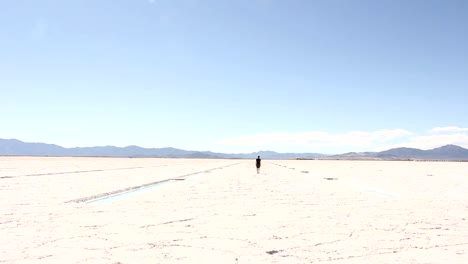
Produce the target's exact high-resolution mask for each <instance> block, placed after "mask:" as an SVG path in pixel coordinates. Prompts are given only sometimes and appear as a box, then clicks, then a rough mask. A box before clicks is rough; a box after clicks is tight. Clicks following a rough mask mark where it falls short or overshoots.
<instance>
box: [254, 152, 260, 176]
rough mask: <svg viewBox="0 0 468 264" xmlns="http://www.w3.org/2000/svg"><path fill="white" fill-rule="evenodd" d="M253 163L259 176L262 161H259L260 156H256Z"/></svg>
mask: <svg viewBox="0 0 468 264" xmlns="http://www.w3.org/2000/svg"><path fill="white" fill-rule="evenodd" d="M255 161H256V163H255V165H256V166H257V174H259V173H260V166H262V160H261V159H260V156H258V158H257V159H256V160H255Z"/></svg>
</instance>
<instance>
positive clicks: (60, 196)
mask: <svg viewBox="0 0 468 264" xmlns="http://www.w3.org/2000/svg"><path fill="white" fill-rule="evenodd" d="M168 179H174V180H172V181H167V180H168ZM158 182H160V184H158ZM161 182H162V183H161ZM150 184H153V185H150ZM109 197H111V198H112V197H113V198H112V199H111V198H109ZM107 198H109V199H107ZM319 262H326V263H396V262H400V263H468V163H455V162H375V161H269V160H264V161H263V163H262V168H261V173H260V174H257V173H256V169H255V161H254V160H193V159H190V160H185V159H121V158H33V157H0V263H114V264H116V263H121V264H127V263H319Z"/></svg>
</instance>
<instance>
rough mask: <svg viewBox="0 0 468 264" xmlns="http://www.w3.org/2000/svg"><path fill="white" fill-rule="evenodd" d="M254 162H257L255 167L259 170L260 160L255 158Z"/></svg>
mask: <svg viewBox="0 0 468 264" xmlns="http://www.w3.org/2000/svg"><path fill="white" fill-rule="evenodd" d="M256 161H257V164H256V165H257V168H260V162H261V159H259V158H257V159H256Z"/></svg>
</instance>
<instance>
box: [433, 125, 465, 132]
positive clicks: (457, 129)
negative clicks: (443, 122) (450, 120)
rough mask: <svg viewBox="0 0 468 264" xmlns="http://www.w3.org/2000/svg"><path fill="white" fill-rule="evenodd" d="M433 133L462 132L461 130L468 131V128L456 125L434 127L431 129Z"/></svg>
mask: <svg viewBox="0 0 468 264" xmlns="http://www.w3.org/2000/svg"><path fill="white" fill-rule="evenodd" d="M431 132H433V133H460V132H468V128H465V127H456V126H448V127H434V128H433V129H431Z"/></svg>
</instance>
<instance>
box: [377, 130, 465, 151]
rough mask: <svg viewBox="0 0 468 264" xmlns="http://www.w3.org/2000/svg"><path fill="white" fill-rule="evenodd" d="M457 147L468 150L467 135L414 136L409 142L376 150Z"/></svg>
mask: <svg viewBox="0 0 468 264" xmlns="http://www.w3.org/2000/svg"><path fill="white" fill-rule="evenodd" d="M449 144H453V145H457V146H460V147H463V148H468V134H467V133H458V134H443V135H425V136H415V137H411V138H409V141H407V142H404V143H400V144H394V145H384V146H380V147H378V148H377V150H387V149H391V148H400V147H407V148H418V149H433V148H438V147H441V146H445V145H449Z"/></svg>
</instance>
